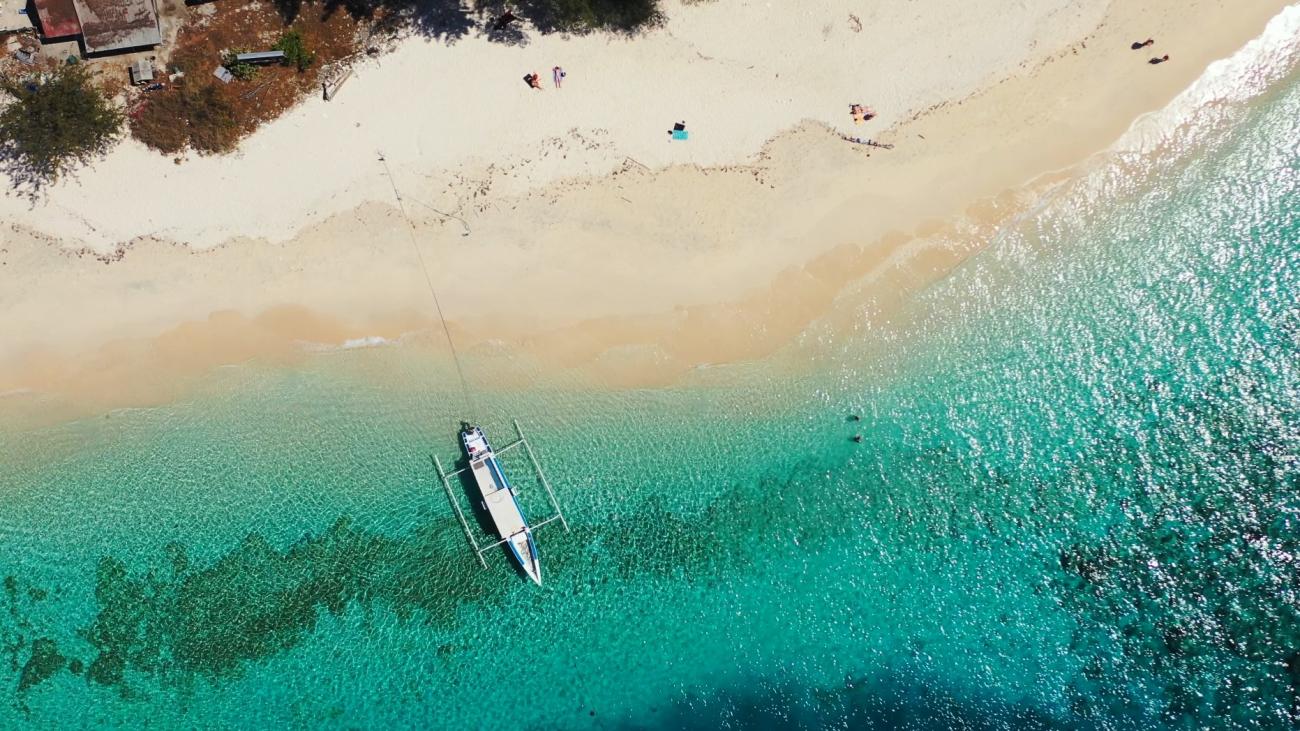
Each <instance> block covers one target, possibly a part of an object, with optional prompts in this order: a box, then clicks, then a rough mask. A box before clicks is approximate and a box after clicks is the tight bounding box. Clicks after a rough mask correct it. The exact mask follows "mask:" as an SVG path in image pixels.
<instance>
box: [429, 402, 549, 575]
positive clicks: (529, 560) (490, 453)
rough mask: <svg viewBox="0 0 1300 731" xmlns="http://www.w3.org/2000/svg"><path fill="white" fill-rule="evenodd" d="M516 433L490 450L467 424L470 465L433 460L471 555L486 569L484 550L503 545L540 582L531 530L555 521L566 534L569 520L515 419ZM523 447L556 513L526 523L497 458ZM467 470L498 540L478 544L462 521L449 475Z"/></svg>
mask: <svg viewBox="0 0 1300 731" xmlns="http://www.w3.org/2000/svg"><path fill="white" fill-rule="evenodd" d="M514 425H515V432H516V433H517V435H518V438H517V439H515V441H513V442H511V443H509V444H507V445H505V446H504V447H501V448H500V449H493V448H492V447H491V446H490V445H489V444H488V442H487V438H486V437H485V436H484V435H483V432H482V430H480V429H479V428H478V427H468V428H467V429H466V430H465V431H463V432H462V434H461V436H462V440H463V442H464V446H465V451H466V454H467V456H468V457H469V460H470V465H469V467H464V468H461V469H458V470H455V471H452V472H447V471H445V470H443V468H442V462H441V461H440V460H439V459H438V458H437V456H434V458H433V462H434V465H435V466H436V467H437V469H438V477H439V478H440V479H441V480H442V487H443V489H444V490H446V491H447V499H448V500H449V501H451V506H452V508H453V509H454V510H455V511H456V517H457V519H459V520H460V526H461V528H462V529H463V530H464V531H465V539H466V540H468V541H469V545H470V547H471V548H472V549H473V550H474V555H476V556H477V557H478V561H479V563H480V564H481V565H482V566H483V568H487V561H485V560H484V559H483V553H484V551H488V550H491V549H493V548H496V547H497V546H500V545H502V544H506V545H508V546H509V549H510V552H511V553H512V554H514V557H515V560H516V561H518V562H519V565H520V567H522V568H523V570H524V573H525V574H527V575H528V578H530V579H532V580H533V582H534V583H536V584H538V585H540V584H541V583H542V570H541V561H540V559H539V557H538V554H537V546H536V545H535V544H534V543H533V533H532V532H533V531H534V530H536V529H537V528H541V527H542V526H544V525H546V524H548V523H552V522H554V521H556V520H558V521H560V524H561V525H563V526H564V530H565V532H566V533H567V532H568V530H569V523H568V521H567V520H565V519H564V513H563V511H561V510H560V504H559V503H558V502H557V501H556V499H555V493H554V492H552V490H551V484H550V482H548V481H547V479H546V474H545V473H544V472H542V466H541V465H540V464H539V463H538V462H537V456H536V455H535V454H533V448H532V446H531V445H529V443H528V439H527V438H526V437H524V432H523V429H521V428H520V427H519V422H518V421H516V422H514ZM518 446H523V448H524V451H525V452H527V454H528V460H529V462H531V463H532V466H533V470H534V471H535V472H536V473H537V477H538V480H539V481H540V482H541V483H542V487H544V488H545V489H546V495H547V497H548V498H550V501H551V505H552V506H553V507H554V508H555V515H552V516H551V517H549V518H547V519H546V520H543V521H541V522H540V523H536V524H533V525H531V526H530V525H529V524H528V522H527V520H526V519H525V518H524V513H523V509H522V508H521V507H520V506H519V502H518V500H517V499H516V497H515V492H516V491H517V490H518V488H516V487H515V486H513V485H511V484H510V483H509V482H508V481H507V480H506V476H505V473H504V472H503V471H502V470H501V465H500V463H499V462H498V461H497V459H496V457H497V455H500V454H504V453H505V452H507V451H509V450H511V449H514V448H515V447H518ZM466 471H470V472H471V473H472V474H473V476H474V481H475V483H477V485H478V488H479V491H480V493H481V494H482V496H483V501H482V504H483V507H484V509H485V510H486V511H487V513H488V515H489V517H491V518H492V522H493V523H494V525H495V527H496V530H497V535H499V536H500V540H498V541H496V542H495V543H492V544H489V545H486V546H481V547H480V546H479V543H478V541H477V540H475V538H474V533H473V531H471V530H470V528H469V523H468V522H467V521H466V520H465V514H464V512H463V511H462V510H461V508H460V503H459V502H458V501H457V500H456V496H455V493H454V492H453V491H452V489H451V478H452V477H453V476H455V475H458V474H460V473H462V472H466Z"/></svg>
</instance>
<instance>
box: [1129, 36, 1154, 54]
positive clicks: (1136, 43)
mask: <svg viewBox="0 0 1300 731" xmlns="http://www.w3.org/2000/svg"><path fill="white" fill-rule="evenodd" d="M1155 42H1156V41H1155V39H1154V38H1148V39H1146V40H1145V41H1133V45H1131V46H1129V48H1132V49H1133V50H1134V51H1140V50H1142V49H1143V48H1146V47H1147V46H1149V45H1151V44H1152V43H1155Z"/></svg>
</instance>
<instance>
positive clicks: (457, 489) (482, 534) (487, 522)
mask: <svg viewBox="0 0 1300 731" xmlns="http://www.w3.org/2000/svg"><path fill="white" fill-rule="evenodd" d="M429 464H430V465H434V467H435V470H436V467H437V463H436V461H435V460H434V458H433V455H432V454H430V455H429ZM450 472H455V473H456V474H454V475H451V476H449V477H448V478H447V481H448V482H449V483H451V485H452V494H453V495H455V498H456V499H457V500H462V499H463V501H464V502H462V503H461V505H469V515H468V516H466V517H467V518H471V519H472V520H471V521H470V530H475V529H477V531H476V534H475V536H474V540H476V541H478V542H479V545H480V546H487V545H490V544H492V543H496V542H497V541H499V540H501V538H500V537H499V536H498V535H497V532H496V524H495V523H494V522H493V521H492V515H491V514H490V513H488V509H487V503H484V502H483V495H482V494H480V493H479V489H478V484H477V483H475V482H474V476H473V473H472V472H471V471H470V467H469V457H466V456H464V455H461V456H460V458H458V459H457V460H456V461H455V462H454V463H452V465H451V470H450ZM465 550H467V551H469V552H471V553H473V552H474V548H473V547H472V546H465ZM493 555H500V556H501V558H502V559H503V560H504V561H505V564H506V566H508V567H510V569H511V570H512V571H514V572H515V573H516V574H517V575H518V576H519V577H520V578H521V579H526V580H527V579H528V574H527V573H526V572H525V571H524V568H523V566H520V565H519V562H518V561H516V560H515V556H514V554H513V553H511V552H510V546H508V545H506V544H505V543H502V544H501V545H499V546H497V547H496V550H495V551H484V552H483V559H484V560H488V557H489V556H493ZM488 568H492V563H491V562H490V561H489V562H488Z"/></svg>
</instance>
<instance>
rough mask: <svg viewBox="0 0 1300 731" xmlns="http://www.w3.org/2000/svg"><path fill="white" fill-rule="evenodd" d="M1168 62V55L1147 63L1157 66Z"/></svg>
mask: <svg viewBox="0 0 1300 731" xmlns="http://www.w3.org/2000/svg"><path fill="white" fill-rule="evenodd" d="M1168 60H1169V54H1167V53H1166V54H1165V55H1163V56H1157V57H1155V58H1153V59H1151V60H1150V61H1147V63H1149V64H1151V65H1152V66H1155V65H1156V64H1161V63H1164V62H1165V61H1168Z"/></svg>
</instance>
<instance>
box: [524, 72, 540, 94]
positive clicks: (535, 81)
mask: <svg viewBox="0 0 1300 731" xmlns="http://www.w3.org/2000/svg"><path fill="white" fill-rule="evenodd" d="M524 83H525V84H528V85H529V86H531V87H533V88H534V89H536V90H538V91H541V90H542V77H541V74H538V73H537V72H536V71H534V72H532V73H531V74H524Z"/></svg>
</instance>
